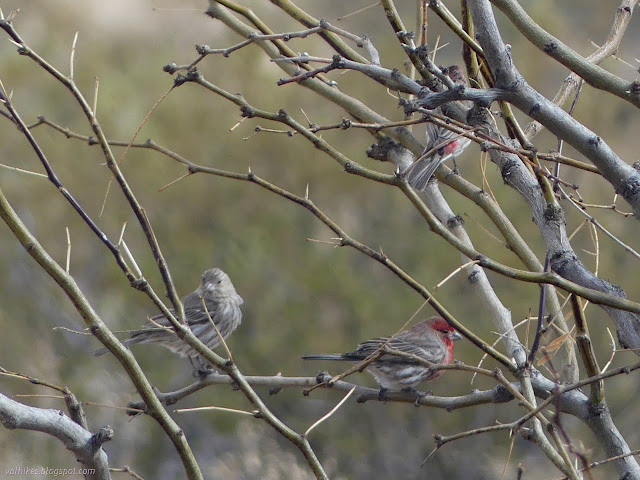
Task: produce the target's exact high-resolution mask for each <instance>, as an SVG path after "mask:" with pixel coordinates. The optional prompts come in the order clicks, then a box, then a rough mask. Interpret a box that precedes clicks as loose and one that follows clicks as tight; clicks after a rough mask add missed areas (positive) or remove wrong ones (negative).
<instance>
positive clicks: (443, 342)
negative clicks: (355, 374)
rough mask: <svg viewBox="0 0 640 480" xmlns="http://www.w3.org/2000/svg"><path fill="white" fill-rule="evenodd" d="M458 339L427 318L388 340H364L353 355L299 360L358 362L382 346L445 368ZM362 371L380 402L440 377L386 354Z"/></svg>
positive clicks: (447, 328)
mask: <svg viewBox="0 0 640 480" xmlns="http://www.w3.org/2000/svg"><path fill="white" fill-rule="evenodd" d="M460 338H462V337H461V335H460V334H459V333H458V332H456V331H455V329H454V328H453V327H452V326H451V325H449V323H448V322H447V321H446V320H445V319H444V318H441V317H431V318H428V319H427V320H422V321H420V322H418V323H416V324H415V325H414V326H413V327H412V328H410V329H408V330H402V331H401V332H399V333H397V334H396V335H393V336H392V337H391V338H388V337H381V338H374V339H373V340H367V341H366V342H363V343H361V344H360V345H358V348H356V350H355V351H353V352H349V353H336V354H320V355H304V356H303V357H302V358H303V359H305V360H339V361H348V362H361V361H363V360H365V359H366V358H368V357H369V356H371V355H373V354H375V353H376V352H377V351H378V350H379V349H380V348H381V347H383V346H385V345H386V346H388V347H389V348H391V349H393V350H398V351H401V352H406V353H412V354H414V355H417V356H418V357H420V358H423V359H425V360H428V361H429V362H431V363H438V364H444V365H449V364H450V363H451V362H452V361H453V342H454V341H456V340H458V339H460ZM366 370H367V371H368V372H369V373H370V374H371V375H373V377H374V378H375V379H376V382H378V385H379V386H380V398H382V397H383V395H384V392H385V391H386V390H409V391H414V390H415V387H416V386H417V385H419V384H420V383H422V382H426V381H429V380H433V379H435V378H438V377H439V376H440V375H442V373H443V370H431V369H430V368H429V367H427V366H426V365H424V364H422V363H419V362H416V361H414V360H411V359H409V358H406V357H401V356H398V355H393V354H390V353H385V354H383V355H382V356H381V357H380V358H377V359H376V360H374V361H373V362H371V363H370V364H369V365H367V367H366Z"/></svg>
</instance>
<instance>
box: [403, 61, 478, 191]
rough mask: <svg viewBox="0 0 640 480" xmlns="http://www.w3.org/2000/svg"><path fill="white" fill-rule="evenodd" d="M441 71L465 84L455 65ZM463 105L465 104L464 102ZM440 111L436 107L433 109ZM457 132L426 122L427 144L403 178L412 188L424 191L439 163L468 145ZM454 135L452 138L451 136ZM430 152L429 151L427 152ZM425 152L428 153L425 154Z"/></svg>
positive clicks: (459, 70) (465, 138) (456, 81)
mask: <svg viewBox="0 0 640 480" xmlns="http://www.w3.org/2000/svg"><path fill="white" fill-rule="evenodd" d="M443 71H444V72H445V73H446V74H447V75H448V76H449V78H451V80H453V81H454V82H455V83H457V84H460V85H465V86H466V85H467V80H466V79H465V77H464V74H463V73H462V70H461V69H460V67H459V66H457V65H452V66H450V67H448V68H445V69H443ZM464 103H465V106H466V105H467V103H466V102H464ZM433 111H434V112H436V113H442V110H441V109H440V108H439V107H438V108H435V109H434V110H433ZM457 135H458V134H457V133H455V132H452V131H451V130H447V129H446V128H444V127H440V126H438V125H435V124H433V123H427V140H426V141H427V144H426V147H425V149H424V151H423V152H422V155H421V156H420V157H419V158H418V160H416V161H415V162H414V163H413V164H412V165H411V166H410V167H409V168H407V170H406V171H405V178H406V179H407V181H408V182H409V185H411V186H412V187H413V188H415V189H416V190H418V191H421V192H422V191H424V189H425V187H426V186H427V183H428V182H429V179H430V178H431V176H432V175H433V174H434V173H435V171H436V170H437V169H438V167H439V166H440V164H441V163H442V162H444V161H446V160H448V159H449V158H453V159H454V160H455V158H456V157H458V156H459V155H460V154H461V153H462V152H463V151H464V150H465V148H467V147H468V146H469V144H470V143H471V140H470V139H469V138H467V137H459V136H458V137H456V136H457ZM453 137H456V138H455V139H454V140H451V141H449V142H448V140H450V139H451V138H453ZM429 152H430V153H429ZM425 154H428V155H426V156H425Z"/></svg>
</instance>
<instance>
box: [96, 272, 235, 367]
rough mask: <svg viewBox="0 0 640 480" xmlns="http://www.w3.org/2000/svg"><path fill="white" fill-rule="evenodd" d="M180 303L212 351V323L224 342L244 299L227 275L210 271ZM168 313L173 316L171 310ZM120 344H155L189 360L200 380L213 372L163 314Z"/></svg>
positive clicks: (214, 343) (214, 341) (101, 351)
mask: <svg viewBox="0 0 640 480" xmlns="http://www.w3.org/2000/svg"><path fill="white" fill-rule="evenodd" d="M203 300H204V305H203ZM181 301H182V304H183V305H184V314H185V318H186V320H187V324H188V326H189V327H190V328H191V331H192V332H193V334H194V335H195V336H196V337H198V338H199V339H200V341H201V342H202V343H204V344H205V345H207V347H209V348H215V347H216V346H218V345H219V344H220V342H221V339H220V337H219V336H218V333H217V332H216V330H215V328H214V327H213V325H212V324H211V321H213V323H214V324H215V326H216V328H217V329H218V331H219V332H220V335H221V336H222V338H224V339H226V338H227V337H228V336H229V335H231V333H233V331H234V330H235V329H236V328H237V327H238V325H240V322H241V321H242V311H241V310H240V305H242V304H243V303H244V300H243V299H242V297H241V296H240V295H238V293H237V292H236V289H235V288H234V286H233V283H231V279H230V278H229V275H227V274H226V273H224V272H223V271H222V270H221V269H219V268H211V269H209V270H207V271H206V272H204V273H203V274H202V278H201V279H200V285H198V288H196V289H195V290H194V291H193V292H191V293H190V294H189V295H187V296H185V297H183V298H182V300H181ZM171 312H172V313H174V311H173V309H171ZM210 318H211V320H210ZM122 343H123V344H124V345H126V346H129V345H133V344H135V343H155V344H158V345H161V346H163V347H165V348H168V349H169V350H171V351H172V352H174V353H177V354H178V355H180V356H181V357H187V358H189V361H190V362H191V365H192V366H193V367H194V369H195V370H196V372H197V373H198V375H199V376H200V377H203V376H206V375H207V374H208V373H209V372H211V370H212V368H211V365H209V363H208V362H207V361H206V360H205V359H204V358H202V356H200V355H199V354H198V352H196V351H195V350H194V349H193V348H191V346H190V345H189V344H188V343H186V342H185V341H183V340H182V339H180V338H179V337H178V336H177V335H176V333H175V331H174V330H173V327H172V326H171V323H169V320H167V318H166V317H165V316H164V315H163V314H159V315H156V316H154V317H151V318H150V319H149V320H148V321H147V322H146V323H145V324H144V325H143V326H142V328H141V329H140V330H136V331H134V332H132V333H131V338H129V339H127V340H124V341H123V342H122ZM106 352H107V349H106V348H101V349H99V350H97V351H96V352H95V355H96V356H98V355H102V354H104V353H106Z"/></svg>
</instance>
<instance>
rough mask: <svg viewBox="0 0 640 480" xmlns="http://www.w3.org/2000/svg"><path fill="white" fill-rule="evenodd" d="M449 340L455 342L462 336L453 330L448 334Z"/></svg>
mask: <svg viewBox="0 0 640 480" xmlns="http://www.w3.org/2000/svg"><path fill="white" fill-rule="evenodd" d="M449 338H450V339H451V340H453V341H454V342H455V341H456V340H460V339H461V338H462V335H460V334H459V333H458V332H456V331H455V330H454V331H453V332H451V333H450V334H449Z"/></svg>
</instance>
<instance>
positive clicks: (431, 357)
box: [352, 335, 446, 363]
mask: <svg viewBox="0 0 640 480" xmlns="http://www.w3.org/2000/svg"><path fill="white" fill-rule="evenodd" d="M385 344H386V345H387V346H388V347H389V348H391V349H393V350H398V351H400V352H404V353H410V354H413V355H417V356H418V357H421V358H424V359H425V360H428V361H430V362H434V363H437V362H438V361H439V360H440V359H442V358H443V355H444V350H445V348H446V347H445V345H444V344H443V343H442V342H439V341H436V340H434V341H425V340H421V342H420V343H416V342H412V341H408V340H407V339H405V338H403V337H402V335H400V336H396V337H392V338H391V339H389V338H386V337H380V338H374V339H372V340H368V341H366V342H363V343H361V344H360V345H358V348H357V350H356V351H355V352H353V354H357V355H358V356H359V357H361V358H363V359H364V358H366V357H368V356H369V355H371V354H373V353H375V352H376V351H377V350H378V349H379V348H380V347H381V346H382V345H385ZM353 354H352V355H353ZM380 360H384V361H403V362H406V361H410V360H408V359H406V358H402V357H399V356H394V355H383V356H382V357H380Z"/></svg>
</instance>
